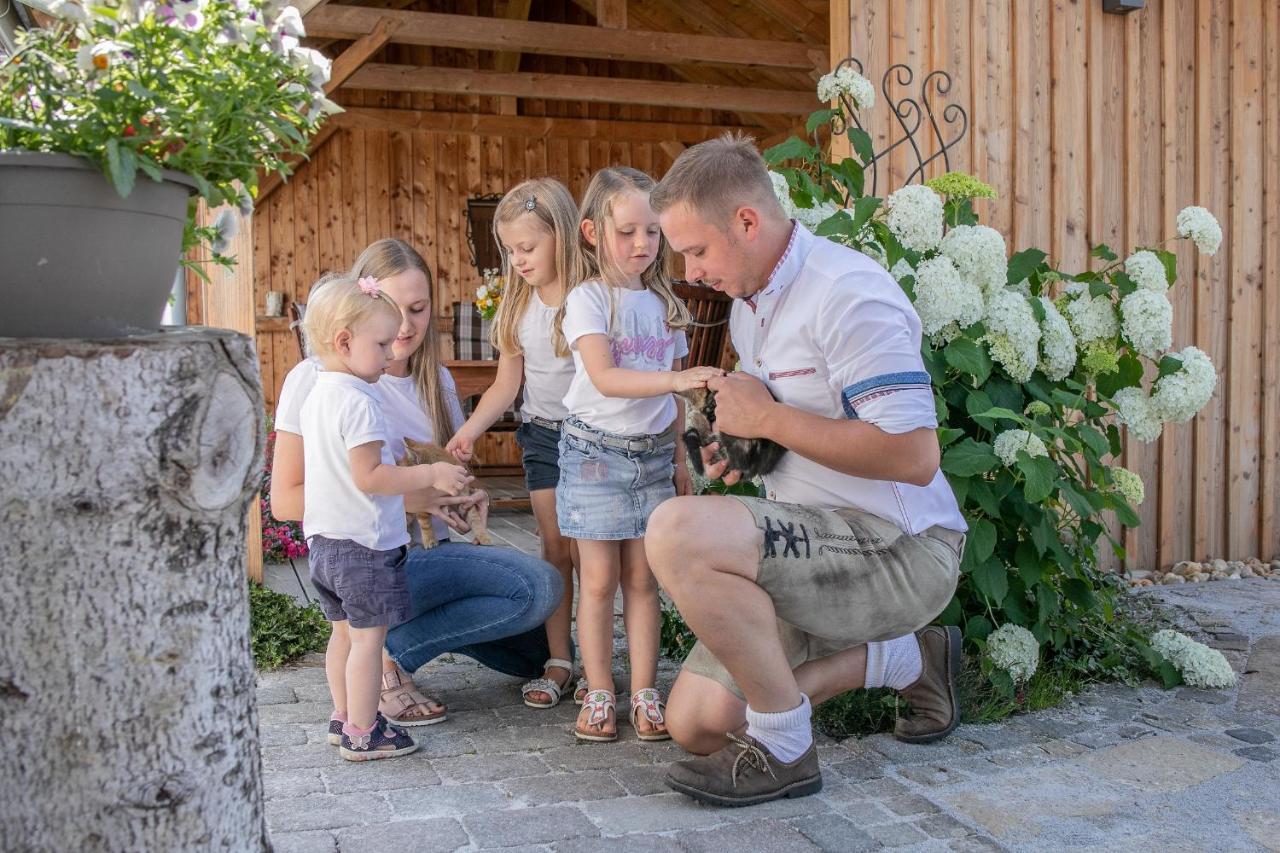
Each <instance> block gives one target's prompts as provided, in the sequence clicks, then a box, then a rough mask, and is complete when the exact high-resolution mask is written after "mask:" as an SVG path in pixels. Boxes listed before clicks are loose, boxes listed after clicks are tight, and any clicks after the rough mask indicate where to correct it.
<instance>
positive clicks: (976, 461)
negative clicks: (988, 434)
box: [942, 438, 1000, 477]
mask: <svg viewBox="0 0 1280 853" xmlns="http://www.w3.org/2000/svg"><path fill="white" fill-rule="evenodd" d="M998 464H1000V460H999V459H998V458H997V457H996V455H995V454H994V453H993V452H991V445H990V444H987V443H986V442H980V441H974V440H973V439H972V438H966V439H965V440H964V441H962V442H960V443H959V444H957V445H956V446H955V447H952V448H950V449H949V450H947V452H946V453H944V454H942V470H943V471H945V472H946V473H948V474H954V475H956V476H957V477H972V476H973V475H975V474H985V473H986V472H988V471H990V470H991V469H992V468H994V467H996V466H997V465H998Z"/></svg>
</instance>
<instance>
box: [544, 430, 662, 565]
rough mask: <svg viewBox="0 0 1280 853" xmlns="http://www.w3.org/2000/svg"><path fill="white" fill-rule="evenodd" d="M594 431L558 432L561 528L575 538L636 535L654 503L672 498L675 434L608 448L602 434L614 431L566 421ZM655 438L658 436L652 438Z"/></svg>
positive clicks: (610, 537) (621, 537) (557, 512)
mask: <svg viewBox="0 0 1280 853" xmlns="http://www.w3.org/2000/svg"><path fill="white" fill-rule="evenodd" d="M565 423H566V424H571V425H573V426H575V427H578V428H580V429H585V430H588V431H590V432H591V433H592V434H593V437H592V438H591V439H587V438H581V437H579V436H577V435H573V434H571V433H569V432H567V431H562V432H561V433H560V482H559V483H557V484H556V517H557V519H558V520H559V522H560V533H561V534H562V535H564V536H569V537H572V538H573V539H601V540H611V539H639V538H640V537H642V536H644V531H645V526H646V525H647V524H648V521H649V515H650V514H651V513H652V512H653V511H654V509H656V508H657V506H658V504H660V503H662V502H663V501H665V500H666V499H667V498H672V497H675V494H676V489H675V485H674V483H672V480H671V478H672V476H674V474H675V452H676V443H675V436H674V434H673V433H668V434H667V436H665V439H664V440H663V441H661V442H660V443H658V444H657V446H654V447H653V448H652V449H649V450H638V451H633V450H621V449H617V448H614V447H607V446H605V445H604V444H603V443H602V442H601V439H602V438H603V437H605V436H612V437H613V438H622V439H628V438H631V439H635V438H641V439H643V438H649V437H650V436H616V435H613V434H612V433H606V432H602V431H600V430H597V429H595V428H594V427H591V426H588V425H587V424H584V423H582V422H581V421H579V420H578V419H576V418H569V419H568V420H567V421H565ZM655 438H656V437H655Z"/></svg>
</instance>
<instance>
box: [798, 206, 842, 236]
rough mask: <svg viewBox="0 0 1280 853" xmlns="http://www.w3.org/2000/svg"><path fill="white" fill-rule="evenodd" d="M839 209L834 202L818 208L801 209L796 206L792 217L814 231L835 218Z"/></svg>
mask: <svg viewBox="0 0 1280 853" xmlns="http://www.w3.org/2000/svg"><path fill="white" fill-rule="evenodd" d="M839 209H840V207H839V205H837V204H836V203H835V202H832V201H824V202H822V203H821V204H819V205H818V206H817V207H800V206H799V205H796V206H795V208H794V209H793V212H792V216H793V217H794V218H795V220H796V221H797V222H799V223H800V224H801V225H803V226H804V227H805V228H807V229H809V230H810V231H812V230H813V229H815V228H817V227H818V226H819V225H821V224H822V222H823V221H824V220H826V219H827V218H829V217H831V216H834V215H835V213H836V211H838V210H839Z"/></svg>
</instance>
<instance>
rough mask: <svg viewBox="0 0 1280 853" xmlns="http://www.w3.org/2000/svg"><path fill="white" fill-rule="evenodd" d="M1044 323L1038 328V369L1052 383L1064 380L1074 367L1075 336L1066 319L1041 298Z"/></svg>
mask: <svg viewBox="0 0 1280 853" xmlns="http://www.w3.org/2000/svg"><path fill="white" fill-rule="evenodd" d="M1039 299H1040V305H1041V307H1042V308H1044V323H1043V324H1041V328H1040V353H1041V354H1040V369H1041V370H1042V371H1044V375H1045V376H1047V377H1049V379H1050V380H1051V381H1053V382H1058V381H1059V380H1062V379H1066V378H1067V377H1068V376H1069V375H1071V371H1072V370H1075V367H1076V336H1075V335H1074V334H1073V333H1072V331H1071V325H1070V324H1069V323H1068V322H1067V318H1066V317H1063V316H1062V313H1061V312H1060V311H1058V307H1057V306H1056V305H1054V304H1053V301H1052V300H1050V299H1049V298H1047V297H1044V296H1041V297H1039Z"/></svg>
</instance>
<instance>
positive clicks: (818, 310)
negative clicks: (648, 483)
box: [645, 136, 966, 806]
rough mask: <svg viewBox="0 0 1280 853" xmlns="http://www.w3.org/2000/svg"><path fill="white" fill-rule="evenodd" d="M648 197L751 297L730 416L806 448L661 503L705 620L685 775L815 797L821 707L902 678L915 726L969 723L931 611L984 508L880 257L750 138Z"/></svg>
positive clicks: (704, 790)
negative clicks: (762, 490) (717, 491)
mask: <svg viewBox="0 0 1280 853" xmlns="http://www.w3.org/2000/svg"><path fill="white" fill-rule="evenodd" d="M650 202H651V204H652V205H653V207H654V210H656V211H657V212H658V214H659V219H660V222H661V224H662V230H663V233H664V234H665V235H666V238H667V240H668V241H669V242H670V243H671V244H672V246H673V247H674V248H675V250H676V251H678V252H680V253H681V254H682V255H683V256H684V260H685V277H686V278H687V279H689V280H691V281H692V280H701V281H702V282H703V283H704V284H707V285H709V286H711V287H713V288H715V289H716V290H719V291H722V292H724V293H727V294H728V295H730V296H732V297H734V300H735V301H734V303H733V308H732V313H731V315H730V334H731V336H732V339H733V345H734V349H736V350H737V352H738V353H739V355H740V356H741V359H742V370H743V371H744V372H741V373H734V374H732V375H730V376H727V377H724V378H722V379H713V380H712V381H711V383H710V386H709V387H711V388H712V389H713V390H714V391H716V394H717V397H716V409H715V412H716V426H717V428H718V429H720V430H722V431H723V432H725V433H728V434H731V435H735V436H741V437H744V438H755V437H763V438H769V439H773V440H774V441H776V442H778V443H779V444H781V445H783V446H784V447H786V448H787V449H788V451H789V452H788V453H787V454H786V455H785V457H784V458H783V460H782V462H781V463H780V464H779V465H778V467H777V468H776V469H774V470H773V471H772V472H771V473H770V474H768V475H767V476H766V477H765V478H764V479H765V487H766V490H767V491H766V498H745V497H724V496H717V495H704V496H696V497H678V498H674V499H671V500H669V501H667V502H666V503H664V504H662V505H661V506H659V507H658V509H657V510H656V511H655V512H654V513H653V515H652V516H651V518H650V519H649V527H648V533H647V535H646V536H645V549H646V551H647V553H648V556H649V561H650V564H651V565H652V567H653V571H654V573H655V574H656V575H657V577H658V580H659V581H660V582H661V584H662V585H663V587H664V588H666V590H667V591H668V592H669V593H670V594H671V596H672V597H673V598H674V600H675V603H676V606H677V607H678V608H679V610H680V612H681V614H682V615H683V616H684V617H685V619H686V621H687V622H688V624H689V627H690V628H691V629H692V630H693V631H694V633H695V634H697V636H698V643H697V645H696V646H695V647H694V649H693V651H692V652H691V653H690V655H689V658H688V660H687V661H686V662H685V665H684V668H683V669H682V671H681V673H680V676H679V677H678V678H677V680H676V683H675V687H674V688H673V689H672V692H671V697H670V703H669V706H668V708H667V726H668V729H669V730H670V731H671V734H672V735H673V736H674V738H675V739H676V740H677V741H678V742H679V743H680V744H681V745H682V746H683V747H685V748H686V749H688V750H689V751H690V752H693V753H696V754H699V755H702V756H705V757H702V758H695V759H692V760H689V761H682V762H678V763H677V764H675V765H674V766H673V767H672V769H671V771H670V774H669V775H668V778H667V784H668V785H670V786H671V787H672V788H674V789H676V790H678V791H682V792H683V793H686V794H688V795H690V796H692V797H695V798H697V799H699V800H702V801H705V802H710V803H714V804H717V805H724V806H738V805H751V804H754V803H762V802H767V801H769V800H773V799H777V798H779V797H797V796H804V795H806V794H812V793H815V792H817V791H819V790H821V788H822V775H821V773H820V771H819V769H818V759H817V755H816V752H815V750H814V744H813V733H812V729H811V726H810V717H811V706H812V705H813V704H816V703H819V702H822V701H824V700H826V699H828V698H830V697H832V696H835V695H837V694H839V693H842V692H844V691H846V690H850V689H854V688H860V687H882V686H883V687H890V688H893V689H895V690H898V691H900V692H901V694H902V695H903V696H904V698H906V699H907V701H908V702H909V703H910V708H911V710H910V712H909V714H908V715H907V716H905V717H903V718H902V719H900V720H898V722H897V726H896V729H895V734H896V736H897V737H898V738H899V739H900V740H904V741H908V742H911V743H928V742H930V741H934V740H937V739H939V738H942V737H945V736H946V735H947V734H949V733H950V732H951V731H952V730H953V729H954V728H955V726H956V724H957V722H958V721H959V710H958V707H957V704H956V687H955V682H956V678H957V675H958V672H959V665H960V633H959V631H958V630H957V629H956V628H954V627H947V628H942V627H928V628H922V626H924V625H927V624H928V623H929V622H930V621H932V620H933V619H934V618H936V617H937V616H938V614H939V613H941V612H942V610H943V608H944V607H946V605H947V603H948V602H949V601H950V600H951V596H952V594H953V593H954V592H955V587H956V581H957V578H958V576H959V565H960V555H961V552H962V550H963V548H964V531H965V529H966V525H965V522H964V519H963V517H962V516H961V514H960V509H959V507H958V506H957V504H956V499H955V496H954V494H952V491H951V487H950V486H949V485H948V484H947V481H946V479H945V477H944V476H943V475H942V473H941V471H940V470H939V467H938V463H939V454H940V451H939V448H938V440H937V435H936V432H935V430H936V427H937V419H936V414H935V410H934V401H933V389H932V386H931V384H930V380H929V375H928V374H927V373H926V372H925V370H924V365H923V362H922V361H921V357H920V343H921V337H920V319H919V317H918V316H917V315H916V312H915V309H914V308H913V307H912V305H911V302H910V301H909V300H908V299H907V297H906V295H905V294H904V293H903V292H902V290H901V289H900V288H899V287H898V285H897V283H896V282H895V281H894V280H893V279H892V278H891V277H890V276H889V275H888V273H886V272H885V271H884V270H883V269H882V268H881V267H880V266H879V265H877V264H876V263H875V262H874V261H873V260H871V259H870V258H868V257H866V256H865V255H862V254H861V253H859V252H856V251H853V250H852V249H849V248H846V247H843V246H840V245H838V244H836V243H833V242H831V241H828V240H826V239H822V238H817V237H814V236H813V235H812V234H810V233H809V232H808V231H806V230H805V229H804V227H803V226H801V225H800V224H798V223H796V222H793V221H791V220H789V219H788V218H787V217H786V215H785V214H784V212H783V210H782V207H781V205H780V204H779V203H778V201H777V199H776V197H775V196H774V193H773V187H772V183H771V181H770V178H769V174H768V171H767V169H766V167H765V164H764V161H763V160H762V159H761V157H760V155H759V153H758V152H757V151H756V149H755V147H754V144H753V143H752V141H751V140H750V139H743V138H733V137H727V136H726V137H722V138H720V139H716V140H712V141H709V142H704V143H702V144H700V145H696V146H694V147H692V148H690V149H688V150H687V151H685V152H684V153H683V154H681V155H680V157H679V158H678V159H677V160H676V162H675V164H674V165H673V166H672V168H671V170H670V171H669V172H668V173H667V175H666V177H665V178H663V180H662V182H661V184H659V186H658V188H657V189H656V190H655V191H654V192H653V193H652V195H651V198H650ZM764 383H767V387H766V385H765V384H764ZM770 392H772V395H771V394H770ZM775 400H776V402H775ZM711 449H714V446H713V448H711ZM723 469H724V465H723V463H721V464H720V465H719V466H711V467H710V468H709V472H708V473H709V475H710V476H712V477H715V476H718V475H720V474H724V477H725V481H726V482H734V481H735V480H736V479H737V475H736V474H735V473H734V472H725V471H724V470H723ZM744 729H745V731H744Z"/></svg>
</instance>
